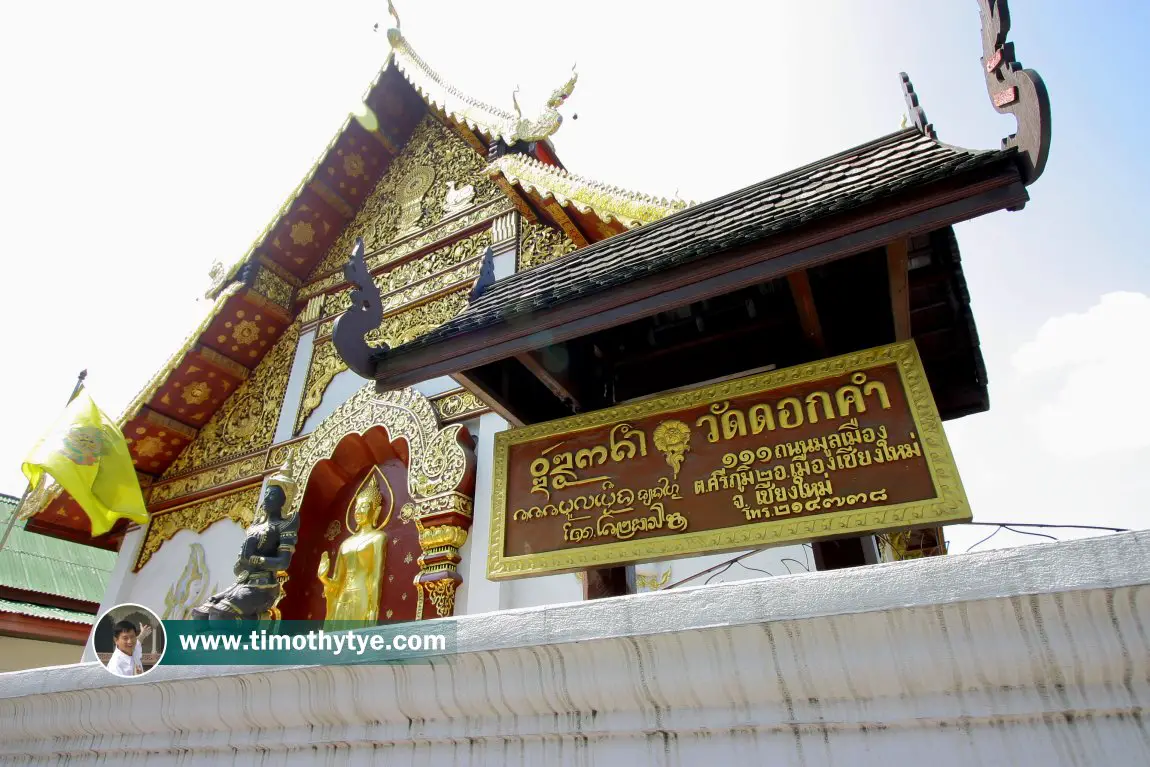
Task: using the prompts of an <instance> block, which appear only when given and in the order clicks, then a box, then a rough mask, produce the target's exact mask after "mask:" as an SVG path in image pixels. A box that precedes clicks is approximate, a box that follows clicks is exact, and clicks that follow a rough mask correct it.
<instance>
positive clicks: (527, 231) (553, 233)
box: [517, 221, 575, 272]
mask: <svg viewBox="0 0 1150 767" xmlns="http://www.w3.org/2000/svg"><path fill="white" fill-rule="evenodd" d="M573 250H575V243H573V242H571V240H570V238H568V237H567V235H565V234H563V232H561V231H559V230H558V229H555V228H553V227H550V226H547V225H546V224H537V223H532V222H530V221H523V223H522V226H520V228H519V265H518V267H517V270H518V271H520V272H522V271H523V270H525V269H530V268H531V267H533V266H539V265H540V264H545V263H547V262H548V261H554V260H555V259H557V258H559V257H560V256H565V255H567V254H568V253H570V252H571V251H573Z"/></svg>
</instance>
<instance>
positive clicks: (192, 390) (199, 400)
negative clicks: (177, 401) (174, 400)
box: [180, 381, 212, 405]
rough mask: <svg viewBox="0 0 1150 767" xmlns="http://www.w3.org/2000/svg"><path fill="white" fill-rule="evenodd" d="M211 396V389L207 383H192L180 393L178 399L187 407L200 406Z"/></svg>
mask: <svg viewBox="0 0 1150 767" xmlns="http://www.w3.org/2000/svg"><path fill="white" fill-rule="evenodd" d="M211 396H212V387H211V386H209V385H208V383H207V381H192V382H191V383H190V384H188V385H187V386H185V387H184V388H183V389H182V390H181V391H180V397H181V398H182V399H183V400H184V402H187V403H188V404H189V405H200V404H203V403H204V402H207V401H208V398H209V397H211Z"/></svg>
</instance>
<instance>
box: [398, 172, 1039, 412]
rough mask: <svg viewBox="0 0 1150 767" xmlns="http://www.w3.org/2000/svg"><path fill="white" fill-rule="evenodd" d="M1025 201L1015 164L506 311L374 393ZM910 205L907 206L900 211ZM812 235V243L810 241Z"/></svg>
mask: <svg viewBox="0 0 1150 767" xmlns="http://www.w3.org/2000/svg"><path fill="white" fill-rule="evenodd" d="M1026 197H1027V194H1026V190H1025V188H1023V186H1022V183H1021V181H1019V180H1018V172H1017V170H1013V171H1009V172H1007V173H1004V174H1001V175H998V176H994V177H991V178H988V179H985V180H983V181H981V182H980V183H978V184H977V185H976V186H975V188H974V189H971V188H969V187H966V188H963V189H946V190H944V191H942V192H938V193H934V194H925V195H924V194H922V193H921V192H920V193H919V194H917V195H916V197H915V203H903V204H902V205H897V204H896V205H895V206H894V207H895V208H896V210H897V213H894V212H892V213H891V214H887V216H884V215H882V214H876V213H874V212H871V213H869V214H861V213H860V214H857V216H851V217H849V218H847V219H846V220H843V221H840V222H839V224H838V226H836V227H834V228H833V229H831V231H830V232H826V233H825V234H823V236H821V237H819V236H818V235H812V234H811V233H809V232H806V233H803V232H799V233H796V234H794V235H791V236H789V237H786V236H784V237H778V238H769V239H768V240H766V241H765V242H761V243H755V244H753V245H748V246H746V247H743V248H737V249H733V250H730V251H727V252H726V253H724V255H723V258H705V259H699V260H698V261H695V262H693V263H691V264H690V265H689V266H687V267H684V268H680V269H673V270H670V271H667V272H661V273H659V274H655V275H652V276H651V277H649V278H647V279H643V280H637V281H635V282H634V283H631V284H628V285H624V286H621V287H619V288H618V289H615V290H610V291H603V292H601V293H599V294H597V295H593V296H589V297H587V298H584V299H579V300H574V301H569V302H566V303H564V304H562V305H560V306H558V307H556V308H555V309H552V310H550V311H547V312H535V313H533V314H532V315H531V316H530V317H529V318H526V317H515V318H512V319H510V320H508V321H504V322H501V323H499V324H497V325H494V326H492V327H489V328H483V329H480V330H477V331H473V332H471V333H467V334H466V335H461V336H458V337H455V338H451V339H448V340H446V341H444V342H441V343H438V344H435V345H433V346H428V347H423V348H420V349H416V350H413V351H411V352H409V353H406V354H399V355H391V356H388V358H387V361H386V363H384V364H383V365H382V366H381V367H380V369H379V370H378V371H377V373H376V386H377V388H378V389H379V390H380V391H389V390H391V389H395V388H402V387H404V386H410V385H413V384H416V383H419V382H420V381H424V380H427V379H428V378H434V377H436V376H440V375H452V374H453V373H457V372H459V371H462V370H468V369H471V368H477V367H480V366H482V365H486V364H489V363H491V362H496V361H498V360H501V359H506V358H507V357H514V356H515V355H517V354H521V353H523V352H525V351H531V350H533V349H538V348H542V347H544V346H549V345H551V344H554V343H557V342H560V341H566V340H569V339H572V338H578V337H581V336H585V335H588V334H590V333H593V332H596V331H599V330H603V329H605V328H609V327H614V326H616V325H622V324H625V323H627V322H631V321H633V320H637V319H642V318H643V317H647V316H649V315H652V314H657V313H659V312H663V311H669V310H671V309H674V308H677V307H680V306H685V305H687V304H692V303H695V302H696V301H702V300H705V299H707V298H712V297H714V296H718V295H724V294H726V293H730V292H732V291H734V290H738V289H740V288H743V287H747V286H749V285H757V284H759V283H761V282H765V281H767V280H771V279H777V278H779V277H781V276H783V275H785V274H787V273H789V272H793V271H796V270H798V269H804V268H808V267H810V266H814V265H817V264H821V263H826V262H828V261H832V260H837V259H840V258H845V257H847V256H852V255H855V254H856V253H863V252H865V251H867V250H872V249H874V248H876V247H881V246H883V245H885V244H886V243H888V242H890V241H891V240H893V239H896V238H900V237H901V238H906V237H910V236H912V235H914V234H919V233H922V232H929V231H933V230H935V229H939V228H941V227H943V226H947V225H950V224H954V223H956V222H959V221H966V220H969V219H972V218H976V217H978V216H981V215H985V214H986V213H991V212H993V211H996V210H1002V209H1004V208H1007V207H1009V206H1011V205H1015V204H1017V203H1018V201H1020V200H1023V199H1025V198H1026ZM909 206H913V209H911V210H908V209H907V208H908V207H909ZM899 213H901V214H904V215H898V214H899ZM888 216H889V217H888ZM876 218H877V219H879V220H878V221H876V220H875V219H876ZM860 219H861V220H860ZM868 224H869V226H868ZM639 231H642V230H639ZM824 231H825V230H824ZM828 234H829V235H830V236H827V235H828ZM815 237H818V240H817V241H816V242H814V243H811V242H810V240H811V239H815ZM803 241H805V243H804V242H803ZM607 242H610V240H608V241H607Z"/></svg>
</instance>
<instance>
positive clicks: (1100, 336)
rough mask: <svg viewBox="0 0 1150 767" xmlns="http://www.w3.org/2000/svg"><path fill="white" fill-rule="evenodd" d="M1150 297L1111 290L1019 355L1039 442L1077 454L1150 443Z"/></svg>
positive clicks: (1052, 322) (1052, 325)
mask: <svg viewBox="0 0 1150 767" xmlns="http://www.w3.org/2000/svg"><path fill="white" fill-rule="evenodd" d="M1148 339H1150V296H1148V295H1145V294H1143V293H1125V292H1123V293H1108V294H1106V295H1104V296H1102V298H1101V299H1100V300H1099V302H1098V303H1097V304H1095V305H1094V306H1092V307H1090V309H1088V310H1087V311H1086V312H1084V313H1081V314H1075V313H1072V314H1064V315H1061V316H1059V317H1053V318H1051V319H1049V320H1047V321H1046V323H1044V324H1043V326H1042V327H1041V328H1040V329H1039V331H1038V333H1037V334H1036V336H1035V338H1034V339H1033V340H1031V341H1029V342H1027V343H1025V344H1023V345H1022V347H1021V348H1019V350H1018V351H1017V352H1016V353H1015V354H1014V356H1013V358H1012V363H1013V367H1014V370H1015V374H1016V381H1015V383H1016V385H1018V387H1019V392H1018V393H1020V394H1023V396H1024V397H1025V400H1024V401H1027V402H1029V403H1030V404H1029V405H1028V406H1027V407H1026V414H1025V416H1024V420H1025V421H1026V423H1027V424H1028V425H1029V426H1030V428H1032V429H1034V430H1035V431H1036V432H1037V436H1038V438H1039V439H1038V444H1041V445H1042V446H1043V447H1045V448H1046V449H1047V450H1048V451H1051V452H1053V453H1055V454H1056V455H1059V456H1061V457H1064V458H1068V459H1075V458H1082V457H1089V456H1096V455H1101V454H1104V453H1111V452H1114V451H1119V450H1128V449H1131V448H1141V447H1147V446H1150V407H1148V406H1147V401H1146V399H1145V398H1146V383H1147V381H1150V352H1148V351H1147V349H1150V340H1148Z"/></svg>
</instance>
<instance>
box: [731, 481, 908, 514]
mask: <svg viewBox="0 0 1150 767" xmlns="http://www.w3.org/2000/svg"><path fill="white" fill-rule="evenodd" d="M779 489H781V488H775V490H779ZM815 489H816V491H817V494H816V495H815V497H812V498H810V499H808V500H805V501H804V500H798V499H796V500H790V501H787V500H786V499H784V498H779V499H778V500H780V501H783V502H782V503H773V504H772V499H771V494H770V493H767V492H764V491H762V490H759V491H756V492H755V502H756V503H758V504H760V505H759V506H753V507H752V506H748V505H747V502H746V500H745V499H744V498H743V497H742V496H741V495H739V496H735V497H734V498H733V499H732V505H733V506H734V507H735V510H736V511H740V512H742V514H743V517H744V518H745V519H746V520H747V521H748V522H750V521H753V520H756V519H770V518H772V517H785V516H791V515H794V514H802V513H803V512H808V513H809V512H817V511H826V510H834V509H839V508H847V507H850V506H858V505H859V504H862V503H868V502H870V503H874V502H881V501H885V500H886V499H887V489H886V488H885V487H884V488H880V489H878V490H871V491H866V492H860V493H849V494H847V495H830V493H831V492H832V490H831V486H830V481H829V480H828V481H825V482H820V483H816V488H815ZM824 493H825V494H824Z"/></svg>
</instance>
